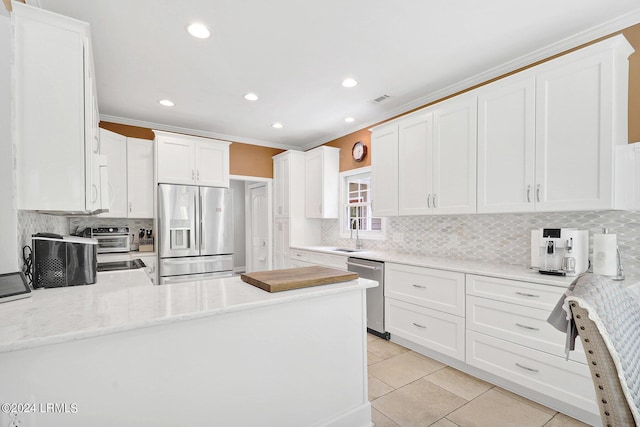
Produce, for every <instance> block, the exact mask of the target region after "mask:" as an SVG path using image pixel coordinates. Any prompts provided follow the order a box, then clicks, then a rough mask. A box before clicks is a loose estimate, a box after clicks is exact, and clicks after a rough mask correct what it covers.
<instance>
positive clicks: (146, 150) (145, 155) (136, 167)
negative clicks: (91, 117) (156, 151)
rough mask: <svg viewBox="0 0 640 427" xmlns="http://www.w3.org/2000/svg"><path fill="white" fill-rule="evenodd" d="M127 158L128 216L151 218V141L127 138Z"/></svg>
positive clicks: (152, 194) (152, 187) (152, 193)
mask: <svg viewBox="0 0 640 427" xmlns="http://www.w3.org/2000/svg"><path fill="white" fill-rule="evenodd" d="M127 158H128V163H127V176H128V182H127V189H128V190H127V193H128V206H127V208H128V216H129V218H153V196H154V194H155V191H154V186H153V141H150V140H148V139H139V138H127ZM109 176H111V164H109Z"/></svg>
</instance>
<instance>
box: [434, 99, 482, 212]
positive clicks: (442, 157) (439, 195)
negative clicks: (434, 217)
mask: <svg viewBox="0 0 640 427" xmlns="http://www.w3.org/2000/svg"><path fill="white" fill-rule="evenodd" d="M477 110H478V109H477V97H476V95H475V94H469V95H466V96H465V95H461V96H457V97H456V98H453V99H451V100H449V101H444V102H442V103H440V104H439V106H438V108H436V109H435V110H434V115H433V125H434V137H433V172H434V173H433V196H432V206H433V213H438V214H463V213H475V212H476V181H477V180H476V141H477V133H476V132H477V126H476V124H477V119H478V117H477Z"/></svg>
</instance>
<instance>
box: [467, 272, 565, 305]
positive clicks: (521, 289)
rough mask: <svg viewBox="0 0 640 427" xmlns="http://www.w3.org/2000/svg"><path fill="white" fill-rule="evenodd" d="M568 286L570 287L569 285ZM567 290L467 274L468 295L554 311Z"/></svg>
mask: <svg viewBox="0 0 640 427" xmlns="http://www.w3.org/2000/svg"><path fill="white" fill-rule="evenodd" d="M567 286H568V285H567ZM565 290H566V288H563V287H559V286H549V285H540V284H537V283H530V282H520V281H518V280H507V279H498V278H496V277H486V276H475V275H473V274H467V294H469V295H475V296H479V297H484V298H490V299H495V300H499V301H506V302H512V303H515V304H520V305H526V306H527V307H534V308H540V309H543V310H549V311H551V310H553V308H554V307H555V305H556V303H557V302H558V300H559V299H560V297H561V296H562V295H563V294H564V291H565Z"/></svg>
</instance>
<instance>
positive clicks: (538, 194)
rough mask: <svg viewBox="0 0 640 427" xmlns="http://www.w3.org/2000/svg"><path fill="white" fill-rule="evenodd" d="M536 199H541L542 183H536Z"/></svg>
mask: <svg viewBox="0 0 640 427" xmlns="http://www.w3.org/2000/svg"><path fill="white" fill-rule="evenodd" d="M536 200H537V201H538V202H539V201H540V184H538V185H536Z"/></svg>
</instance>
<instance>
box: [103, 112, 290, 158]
mask: <svg viewBox="0 0 640 427" xmlns="http://www.w3.org/2000/svg"><path fill="white" fill-rule="evenodd" d="M100 121H105V122H111V123H118V124H121V125H129V126H138V127H143V128H148V129H152V130H154V129H155V130H161V131H165V132H175V133H183V134H186V135H193V136H201V137H205V138H213V139H221V140H224V141H229V142H232V143H233V142H238V143H242V144H251V145H258V146H261V147H269V148H277V149H280V150H295V151H300V150H301V148H300V147H297V146H293V145H286V144H278V143H275V142H270V141H262V140H260V139H252V138H245V137H241V136H235V135H226V134H222V133H215V132H207V131H203V130H198V129H191V128H184V127H179V126H171V125H166V124H162V123H154V122H147V121H143V120H135V119H127V118H124V117H118V116H110V115H107V114H100Z"/></svg>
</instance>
